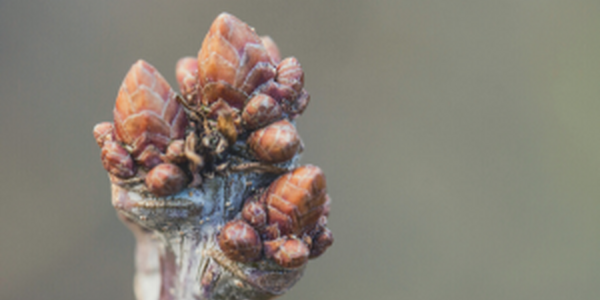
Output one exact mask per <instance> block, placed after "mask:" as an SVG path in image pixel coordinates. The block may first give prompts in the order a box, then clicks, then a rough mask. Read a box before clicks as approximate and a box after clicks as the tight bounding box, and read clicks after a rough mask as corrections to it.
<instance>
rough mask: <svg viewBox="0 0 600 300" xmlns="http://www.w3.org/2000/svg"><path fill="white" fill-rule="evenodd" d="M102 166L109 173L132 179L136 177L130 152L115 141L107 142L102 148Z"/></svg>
mask: <svg viewBox="0 0 600 300" xmlns="http://www.w3.org/2000/svg"><path fill="white" fill-rule="evenodd" d="M101 159H102V166H104V169H106V171H108V172H109V173H111V174H113V175H115V176H117V177H121V178H130V177H132V176H133V175H135V164H134V163H133V159H132V158H131V155H129V152H127V150H125V148H123V147H122V146H121V145H119V143H117V142H115V141H106V142H104V145H103V146H102V153H101Z"/></svg>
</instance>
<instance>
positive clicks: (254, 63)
mask: <svg viewBox="0 0 600 300" xmlns="http://www.w3.org/2000/svg"><path fill="white" fill-rule="evenodd" d="M273 77H275V67H274V66H273V65H272V63H271V57H270V56H269V54H268V53H267V50H266V49H265V47H264V45H263V43H262V41H261V40H260V38H259V37H258V35H257V34H256V32H254V30H253V29H252V28H250V26H248V25H247V24H246V23H244V22H242V21H240V20H239V19H238V18H236V17H234V16H232V15H230V14H227V13H222V14H221V15H219V16H218V17H217V19H216V20H215V21H214V22H213V24H212V26H211V27H210V30H209V32H208V34H207V35H206V37H205V38H204V41H203V43H202V48H201V49H200V51H199V52H198V81H199V84H200V90H201V91H202V103H204V104H205V105H210V104H211V103H212V102H213V101H216V100H217V99H219V98H223V99H224V100H225V101H227V102H229V104H230V105H231V106H233V107H240V108H241V106H243V103H244V101H245V97H247V96H248V95H250V94H251V93H252V92H253V91H254V90H255V89H256V88H257V87H258V86H260V85H261V84H263V83H265V82H267V81H268V80H270V79H272V78H273ZM215 89H216V90H217V91H215ZM240 97H241V98H242V99H240Z"/></svg>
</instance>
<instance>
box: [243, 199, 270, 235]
mask: <svg viewBox="0 0 600 300" xmlns="http://www.w3.org/2000/svg"><path fill="white" fill-rule="evenodd" d="M242 218H244V220H246V221H247V222H248V223H249V224H250V225H252V226H253V227H255V228H256V229H259V230H260V229H262V228H264V227H265V225H266V224H267V211H266V209H265V206H264V204H262V203H260V202H258V201H248V202H246V204H244V207H243V208H242Z"/></svg>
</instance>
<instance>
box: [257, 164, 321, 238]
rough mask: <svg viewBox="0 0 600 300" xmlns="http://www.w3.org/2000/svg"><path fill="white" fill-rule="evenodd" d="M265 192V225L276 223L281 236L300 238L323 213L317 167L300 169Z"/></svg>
mask: <svg viewBox="0 0 600 300" xmlns="http://www.w3.org/2000/svg"><path fill="white" fill-rule="evenodd" d="M267 193H268V194H267V196H266V201H265V202H266V205H267V213H268V219H269V224H277V225H278V226H279V230H280V232H281V234H282V235H286V234H296V235H298V236H300V235H302V234H303V233H305V232H308V231H310V230H312V229H313V228H314V226H315V225H316V224H317V222H318V221H319V218H320V217H321V215H322V214H323V211H324V204H325V201H326V182H325V176H324V175H323V172H322V171H321V169H319V168H318V167H315V166H312V165H307V166H302V167H299V168H297V169H295V170H294V171H292V172H290V173H287V174H285V175H283V176H281V177H279V178H278V179H277V180H275V181H274V182H273V183H272V184H271V185H270V186H269V190H268V192H267Z"/></svg>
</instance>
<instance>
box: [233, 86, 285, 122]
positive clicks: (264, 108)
mask: <svg viewBox="0 0 600 300" xmlns="http://www.w3.org/2000/svg"><path fill="white" fill-rule="evenodd" d="M281 116H282V111H281V106H279V104H278V103H277V101H275V99H273V98H271V97H269V96H268V95H265V94H258V95H256V96H254V97H252V99H250V101H248V104H246V107H244V111H243V112H242V120H243V121H244V124H245V125H246V129H248V130H254V129H256V128H260V127H263V126H265V125H268V124H270V123H273V122H274V121H276V120H278V119H281Z"/></svg>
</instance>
